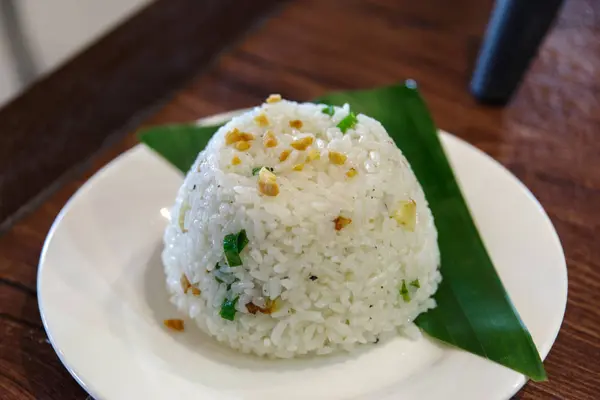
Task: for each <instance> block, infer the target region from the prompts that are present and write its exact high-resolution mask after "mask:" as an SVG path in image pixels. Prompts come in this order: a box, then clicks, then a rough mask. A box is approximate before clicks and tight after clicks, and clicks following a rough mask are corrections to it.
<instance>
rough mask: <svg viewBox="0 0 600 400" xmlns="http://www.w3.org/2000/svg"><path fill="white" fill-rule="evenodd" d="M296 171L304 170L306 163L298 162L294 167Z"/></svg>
mask: <svg viewBox="0 0 600 400" xmlns="http://www.w3.org/2000/svg"><path fill="white" fill-rule="evenodd" d="M292 169H293V170H294V171H302V170H303V169H304V164H296V165H294V166H293V167H292Z"/></svg>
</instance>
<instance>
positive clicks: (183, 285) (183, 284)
mask: <svg viewBox="0 0 600 400" xmlns="http://www.w3.org/2000/svg"><path fill="white" fill-rule="evenodd" d="M180 282H181V288H182V289H183V293H184V294H187V292H188V290H191V291H192V294H193V295H194V296H200V294H201V293H202V292H201V291H200V289H198V288H197V287H195V286H193V285H192V284H191V283H190V280H189V279H188V277H187V276H186V275H185V274H182V275H181V279H180Z"/></svg>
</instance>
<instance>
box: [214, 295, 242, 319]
mask: <svg viewBox="0 0 600 400" xmlns="http://www.w3.org/2000/svg"><path fill="white" fill-rule="evenodd" d="M239 299H240V297H239V296H238V297H236V298H235V299H233V300H228V299H225V300H223V304H222V305H221V311H220V312H219V315H220V316H221V318H223V319H226V320H228V321H233V319H234V318H235V313H236V312H237V310H236V309H235V305H236V304H237V302H238V300H239Z"/></svg>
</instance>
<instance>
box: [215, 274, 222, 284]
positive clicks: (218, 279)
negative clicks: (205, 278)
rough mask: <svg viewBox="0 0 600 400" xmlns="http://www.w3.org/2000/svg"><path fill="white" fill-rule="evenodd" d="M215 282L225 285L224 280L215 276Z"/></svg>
mask: <svg viewBox="0 0 600 400" xmlns="http://www.w3.org/2000/svg"><path fill="white" fill-rule="evenodd" d="M215 281H217V283H223V279H221V278H219V277H218V276H215Z"/></svg>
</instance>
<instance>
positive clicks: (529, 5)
mask: <svg viewBox="0 0 600 400" xmlns="http://www.w3.org/2000/svg"><path fill="white" fill-rule="evenodd" d="M562 3H563V0H497V1H496V5H495V7H494V11H493V13H492V17H491V18H490V21H489V23H488V27H487V31H486V34H485V38H484V42H483V44H482V46H481V49H480V51H479V57H478V59H477V64H476V66H475V71H474V73H473V77H472V79H471V93H472V94H473V96H475V97H476V98H477V100H479V101H481V102H484V103H492V104H506V103H507V102H508V101H509V100H510V97H511V95H512V94H513V92H514V91H515V89H516V88H517V87H518V85H519V83H520V82H521V78H522V77H523V75H524V73H525V71H526V70H527V67H528V66H529V63H530V62H531V60H532V59H533V58H534V57H535V55H536V53H537V49H538V47H539V45H540V43H541V42H542V39H544V36H545V35H546V33H547V32H548V30H549V28H550V26H551V25H552V22H553V21H554V19H555V17H556V15H557V14H558V10H559V9H560V7H561V5H562Z"/></svg>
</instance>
